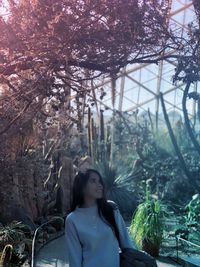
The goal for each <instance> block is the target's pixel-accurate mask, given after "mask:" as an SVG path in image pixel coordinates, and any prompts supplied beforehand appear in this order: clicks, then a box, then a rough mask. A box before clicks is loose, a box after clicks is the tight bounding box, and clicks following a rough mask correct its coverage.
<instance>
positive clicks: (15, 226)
mask: <svg viewBox="0 0 200 267" xmlns="http://www.w3.org/2000/svg"><path fill="white" fill-rule="evenodd" d="M22 226H23V225H22V223H21V222H16V221H13V222H11V223H10V224H7V225H6V226H0V247H4V246H6V245H7V244H12V245H13V244H16V243H18V242H20V241H21V240H23V239H25V234H24V231H23V230H22V229H20V228H21V227H22Z"/></svg>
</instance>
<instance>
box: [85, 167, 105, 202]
mask: <svg viewBox="0 0 200 267" xmlns="http://www.w3.org/2000/svg"><path fill="white" fill-rule="evenodd" d="M84 194H85V196H88V197H93V198H101V197H102V195H103V185H102V184H101V182H100V177H99V175H98V174H97V173H95V172H90V174H89V179H88V182H87V185H86V187H85V188H84Z"/></svg>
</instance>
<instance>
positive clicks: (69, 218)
mask: <svg viewBox="0 0 200 267" xmlns="http://www.w3.org/2000/svg"><path fill="white" fill-rule="evenodd" d="M75 220H76V211H75V210H74V211H71V212H70V213H68V214H67V216H66V217H65V222H71V221H75Z"/></svg>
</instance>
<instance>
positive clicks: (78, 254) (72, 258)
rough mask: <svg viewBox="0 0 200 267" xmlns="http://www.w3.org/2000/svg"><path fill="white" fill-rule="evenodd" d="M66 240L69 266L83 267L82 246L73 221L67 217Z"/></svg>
mask: <svg viewBox="0 0 200 267" xmlns="http://www.w3.org/2000/svg"><path fill="white" fill-rule="evenodd" d="M65 241H66V250H67V255H68V259H69V267H82V247H81V243H80V241H79V238H78V235H77V230H76V228H75V225H74V223H73V221H72V220H71V219H70V218H69V217H66V219H65Z"/></svg>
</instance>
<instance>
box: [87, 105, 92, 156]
mask: <svg viewBox="0 0 200 267" xmlns="http://www.w3.org/2000/svg"><path fill="white" fill-rule="evenodd" d="M90 120H91V110H90V107H88V128H87V134H88V154H89V156H90V157H91V155H92V151H91V131H90Z"/></svg>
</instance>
